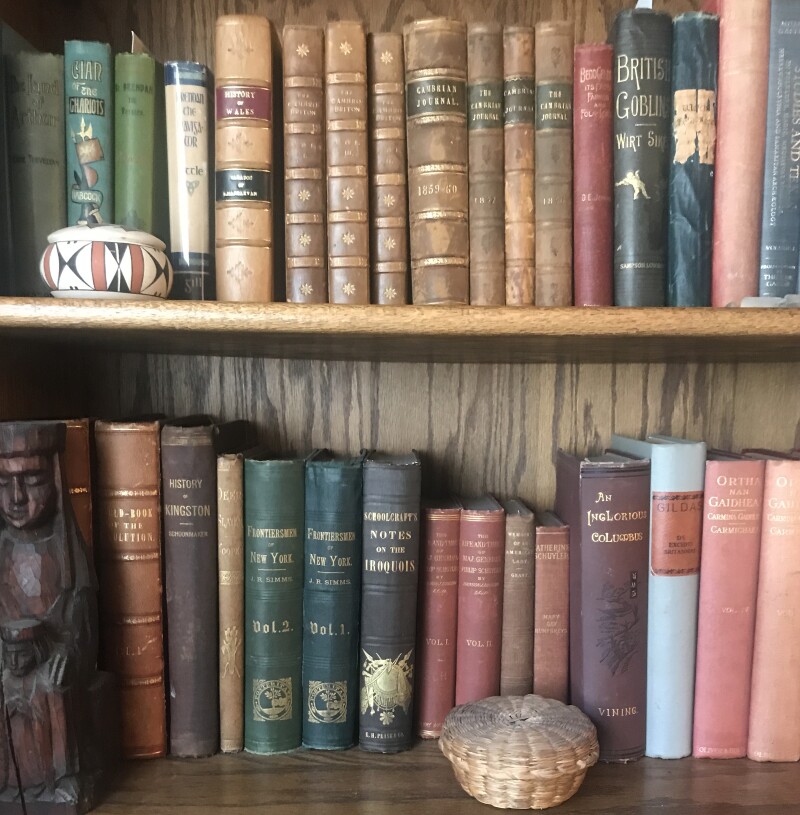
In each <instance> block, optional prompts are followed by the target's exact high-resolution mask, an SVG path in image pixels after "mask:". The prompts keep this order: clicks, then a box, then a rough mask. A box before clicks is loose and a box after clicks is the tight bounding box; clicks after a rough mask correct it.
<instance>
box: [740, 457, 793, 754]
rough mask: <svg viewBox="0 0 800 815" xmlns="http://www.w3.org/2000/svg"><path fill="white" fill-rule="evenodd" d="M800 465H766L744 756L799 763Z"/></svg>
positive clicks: (786, 462)
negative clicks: (799, 500) (747, 727)
mask: <svg viewBox="0 0 800 815" xmlns="http://www.w3.org/2000/svg"><path fill="white" fill-rule="evenodd" d="M798 484H800V461H767V462H766V468H765V473H764V511H763V521H762V524H761V554H760V561H759V563H760V565H759V574H758V598H757V603H756V631H755V642H754V647H753V673H752V678H751V683H752V684H751V689H750V693H751V695H750V727H749V734H748V739H747V757H748V758H750V759H752V760H754V761H797V760H798V759H800V683H799V682H798V681H797V676H798V674H799V673H800V503H799V502H798V497H797V496H798V487H797V485H798Z"/></svg>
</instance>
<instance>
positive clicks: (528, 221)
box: [503, 25, 536, 306]
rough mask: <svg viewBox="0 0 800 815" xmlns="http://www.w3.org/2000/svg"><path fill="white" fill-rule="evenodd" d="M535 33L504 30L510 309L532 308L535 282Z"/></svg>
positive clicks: (522, 28)
mask: <svg viewBox="0 0 800 815" xmlns="http://www.w3.org/2000/svg"><path fill="white" fill-rule="evenodd" d="M534 43H535V39H534V31H533V28H532V27H530V26H525V25H513V26H506V27H505V28H504V29H503V134H504V138H505V171H504V182H505V222H506V225H505V228H506V241H505V243H506V305H509V306H530V305H533V302H534V296H535V280H536V227H535V212H534V210H535V196H534V129H535V124H536V85H535V83H534V69H535V63H534V56H533V55H534Z"/></svg>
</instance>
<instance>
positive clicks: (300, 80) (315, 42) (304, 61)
mask: <svg viewBox="0 0 800 815" xmlns="http://www.w3.org/2000/svg"><path fill="white" fill-rule="evenodd" d="M324 54H325V36H324V33H323V31H322V28H320V27H318V26H301V25H297V26H295V25H287V26H285V27H284V29H283V168H284V169H283V172H284V207H285V212H286V300H287V301H288V302H290V303H327V302H328V261H327V255H328V238H327V233H326V229H325V211H326V203H327V194H326V190H325V91H324V90H323V87H322V80H323V74H324V70H325V57H324Z"/></svg>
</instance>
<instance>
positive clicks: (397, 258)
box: [367, 33, 408, 306]
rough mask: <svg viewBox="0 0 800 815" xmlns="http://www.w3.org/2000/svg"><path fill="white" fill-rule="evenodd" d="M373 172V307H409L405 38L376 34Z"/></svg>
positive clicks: (370, 45) (371, 51)
mask: <svg viewBox="0 0 800 815" xmlns="http://www.w3.org/2000/svg"><path fill="white" fill-rule="evenodd" d="M367 59H368V63H369V94H370V97H369V98H370V104H369V148H370V154H369V169H370V212H371V216H372V217H371V229H370V246H371V248H372V274H371V276H370V280H371V285H372V302H373V303H379V304H381V305H391V306H397V305H403V304H405V303H407V302H408V183H407V179H406V169H407V162H406V106H405V101H406V99H405V84H404V83H405V66H404V62H403V37H402V35H401V34H389V33H383V34H370V35H369V36H368V37H367Z"/></svg>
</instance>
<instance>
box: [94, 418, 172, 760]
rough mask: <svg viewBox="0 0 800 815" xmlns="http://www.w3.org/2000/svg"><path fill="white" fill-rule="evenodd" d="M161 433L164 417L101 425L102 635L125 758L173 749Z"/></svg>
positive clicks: (96, 431)
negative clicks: (164, 625)
mask: <svg viewBox="0 0 800 815" xmlns="http://www.w3.org/2000/svg"><path fill="white" fill-rule="evenodd" d="M160 433H161V425H160V423H159V422H157V421H154V422H131V423H128V422H103V421H97V422H95V426H94V436H95V445H96V448H97V490H96V493H95V508H96V518H97V546H96V547H95V560H96V563H97V572H98V579H99V584H100V596H99V608H100V642H101V647H102V653H103V655H104V663H105V664H104V667H105V668H106V669H107V670H109V671H112V672H113V673H114V674H116V676H117V681H118V683H119V694H120V710H121V718H122V722H121V731H122V755H123V756H124V757H125V758H154V757H157V756H163V755H165V753H166V750H167V716H166V697H165V687H164V636H163V630H162V613H161V454H160Z"/></svg>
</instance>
